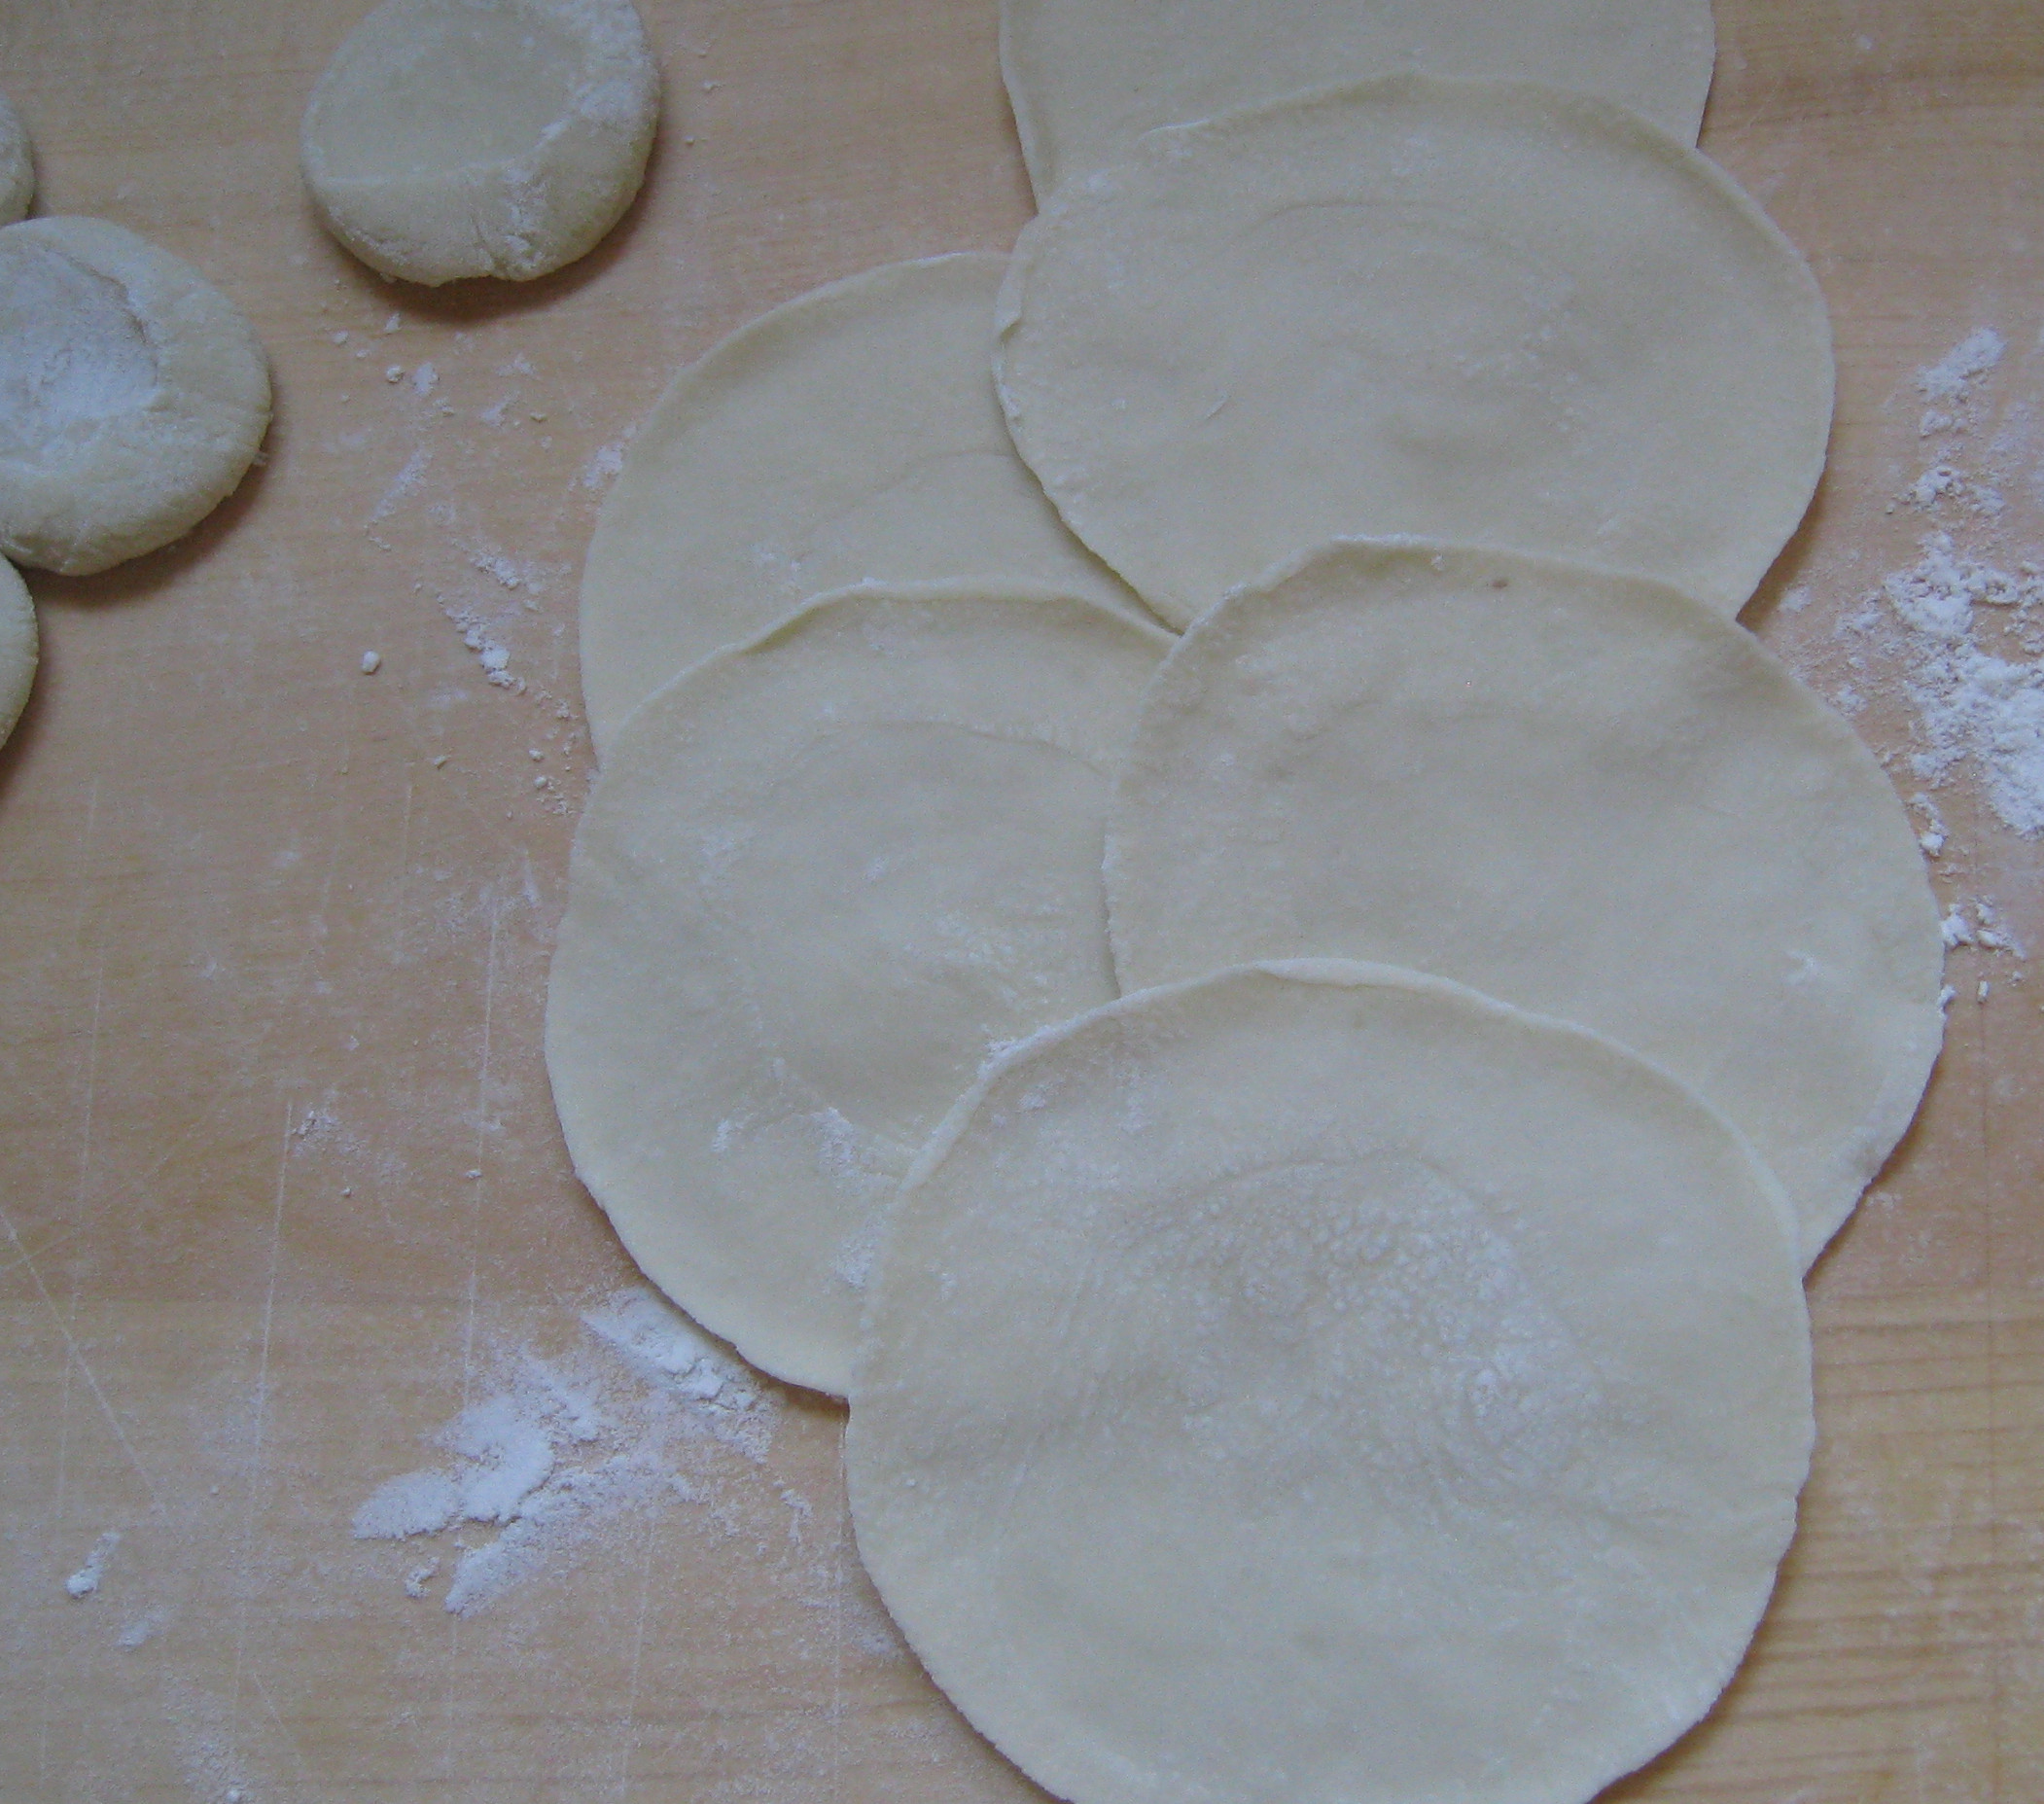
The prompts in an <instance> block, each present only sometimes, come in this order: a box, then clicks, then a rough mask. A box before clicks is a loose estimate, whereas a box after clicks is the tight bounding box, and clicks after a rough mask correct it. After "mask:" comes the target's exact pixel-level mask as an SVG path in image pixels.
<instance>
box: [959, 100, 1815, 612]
mask: <svg viewBox="0 0 2044 1804" xmlns="http://www.w3.org/2000/svg"><path fill="white" fill-rule="evenodd" d="M998 371H999V379H1000V384H1001V392H1002V396H1003V399H1004V403H1005V405H1006V407H1007V414H1008V422H1009V425H1010V426H1011V427H1012V428H1013V431H1014V435H1015V443H1016V445H1017V446H1018V447H1019V448H1020V450H1021V452H1022V455H1023V458H1024V459H1025V460H1026V461H1027V462H1028V464H1029V466H1030V468H1031V469H1033V470H1034V471H1035V472H1036V473H1037V475H1038V477H1039V478H1040V479H1041V481H1042V483H1043V487H1044V489H1045V491H1046V492H1047V493H1048V494H1049V496H1050V498H1051V500H1052V501H1053V502H1055V503H1056V504H1057V507H1058V510H1059V512H1060V513H1063V514H1064V516H1065V520H1066V523H1067V524H1068V525H1070V526H1071V527H1072V529H1073V531H1075V533H1077V535H1078V536H1079V537H1080V538H1081V539H1083V540H1084V541H1085V542H1086V543H1087V544H1088V545H1090V546H1091V547H1092V548H1094V550H1096V551H1098V552H1099V553H1100V555H1101V556H1102V557H1103V558H1105V559H1106V560H1107V562H1108V563H1109V564H1110V565H1111V566H1112V567H1113V568H1114V569H1115V570H1117V571H1118V572H1120V574H1121V575H1122V576H1123V577H1125V578H1126V579H1127V580H1128V582H1129V583H1130V584H1132V585H1133V586H1134V587H1135V589H1136V591H1137V592H1138V593H1139V594H1140V595H1142V597H1143V598H1144V600H1145V601H1146V602H1147V603H1148V604H1149V605H1150V606H1151V607H1152V608H1154V609H1155V610H1156V611H1157V612H1158V613H1159V614H1160V615H1162V616H1163V618H1164V619H1166V620H1168V621H1169V622H1170V623H1171V624H1172V625H1174V626H1182V625H1185V624H1186V623H1188V622H1189V621H1191V620H1192V619H1196V618H1197V617H1198V616H1199V615H1200V614H1202V613H1204V612H1205V611H1206V610H1207V609H1208V608H1210V607H1212V606H1213V605H1214V604H1215V603H1216V601H1218V600H1219V599H1220V597H1221V596H1222V595H1223V594H1224V593H1226V592H1227V590H1229V589H1230V588H1233V587H1234V586H1235V585H1236V584H1241V583H1248V582H1253V581H1254V580H1255V579H1256V578H1258V577H1260V576H1262V575H1263V574H1264V573H1265V572H1266V571H1268V570H1270V569H1271V568H1272V567H1273V566H1275V565H1276V564H1278V563H1280V562H1282V561H1284V560H1286V559H1288V558H1291V557H1295V556H1297V555H1298V554H1299V553H1301V552H1303V551H1305V550H1308V549H1310V548H1312V547H1314V546H1317V545H1322V544H1324V543H1325V542H1326V541H1327V540H1329V539H1334V538H1340V537H1344V536H1357V537H1359V536H1377V537H1383V536H1390V535H1393V534H1411V535H1414V536H1418V537H1424V538H1428V539H1434V540H1440V541H1444V542H1447V543H1450V544H1464V545H1497V546H1504V547H1508V548H1512V549H1515V550H1526V551H1535V552H1540V553H1543V554H1545V555H1549V556H1555V557H1567V558H1571V559H1573V560H1576V561H1578V562H1582V563H1590V564H1598V565H1602V566H1603V567H1605V568H1607V569H1616V570H1624V571H1628V572H1632V573H1634V574H1637V575H1640V576H1648V577H1654V578H1657V579H1659V580H1660V581H1662V582H1667V583H1673V584H1675V585H1676V586H1678V587H1680V588H1683V589H1686V590H1687V591H1688V592H1690V593H1691V594H1694V595H1697V596H1700V597H1701V598H1702V599H1704V600H1706V601H1708V602H1709V603H1710V604H1711V605H1712V606H1713V607H1716V608H1719V609H1721V610H1722V611H1723V612H1724V613H1726V614H1736V613H1738V611H1739V610H1740V608H1742V607H1743V606H1744V604H1745V601H1746V599H1747V597H1748V596H1749V595H1750V594H1751V593H1752V591H1753V588H1754V585H1755V584H1757V583H1758V582H1759V580H1760V578H1761V576H1762V575H1763V574H1764V573H1765V571H1766V570H1767V567H1768V565H1769V564H1770V563H1772V562H1773V561H1774V558H1775V555H1776V553H1777V552H1778V551H1780V548H1781V547H1782V545H1783V544H1784V543H1785V542H1786V540H1787V538H1788V535H1789V534H1790V533H1791V532H1792V531H1793V530H1794V529H1795V525H1796V522H1797V521H1798V520H1800V519H1801V518H1802V516H1803V512H1804V509H1805V508H1806V507H1807V506H1808V505H1809V502H1810V497H1811V494H1812V492H1813V490H1814V489H1815V486H1816V480H1817V477H1818V474H1819V473H1820V472H1821V470H1822V469H1823V463H1824V446H1825V441H1826V438H1827V436H1828V433H1829V428H1830V421H1831V387H1832V371H1831V336H1830V327H1829V323H1828V321H1827V319H1826V316H1825V313H1824V303H1823V298H1822V296H1821V295H1820V294H1819V293H1818V292H1817V287H1816V283H1815V280H1814V279H1813V278H1812V276H1811V273H1810V270H1809V268H1808V267H1807V266H1806V265H1805V264H1804V263H1803V260H1802V259H1801V257H1799V256H1798V255H1797V254H1796V251H1795V249H1794V247H1793V246H1792V245H1790V244H1789V242H1788V240H1787V239H1786V238H1784V237H1783V236H1782V235H1781V234H1780V231H1779V230H1776V229H1775V227H1774V226H1773V225H1772V224H1771V223H1770V222H1769V221H1768V219H1767V218H1766V216H1765V215H1764V214H1762V213H1761V211H1760V210H1759V208H1758V207H1756V206H1755V205H1754V204H1753V203H1752V202H1751V201H1750V200H1749V199H1747V198H1746V196H1745V195H1744V194H1743V193H1742V192H1741V191H1740V190H1739V189H1738V188H1737V187H1736V186H1735V185H1734V184H1733V183H1732V182H1731V180H1730V179H1729V178H1728V177H1727V176H1726V175H1725V174H1724V173H1723V171H1722V170H1720V169H1719V168H1718V167H1717V166H1716V165H1715V164H1714V163H1712V162H1710V161H1709V159H1706V158H1704V157H1701V156H1699V155H1698V154H1697V153H1696V152H1695V151H1693V150H1691V149H1689V148H1688V147H1687V146H1686V145H1683V144H1680V143H1678V142H1677V141H1676V140H1674V139H1673V138H1671V137H1669V136H1668V135H1667V133H1665V132H1663V131H1660V130H1658V129H1656V128H1655V127H1654V126H1652V125H1649V124H1646V123H1645V122H1644V121H1642V120H1640V119H1639V118H1638V117H1637V116H1636V115H1634V114H1632V113H1629V112H1626V111H1625V110H1624V109H1623V108H1621V107H1617V106H1613V105H1611V104H1610V103H1609V102H1607V101H1601V100H1593V99H1589V98H1586V97H1584V96H1582V95H1579V94H1566V93H1562V92H1559V91H1556V90H1554V89H1551V88H1535V87H1533V86H1532V85H1530V84H1522V83H1494V82H1444V81H1436V80H1431V79H1428V78H1426V77H1421V76H1398V77H1392V78H1390V79H1387V80H1384V81H1379V82H1373V83H1367V84H1363V85H1360V86H1357V87H1351V88H1334V89H1326V90H1322V91H1321V92H1319V93H1317V94H1309V95H1299V96H1294V97H1292V98H1289V99H1286V100H1283V101H1279V102H1276V103H1273V104H1271V105H1268V106H1258V107H1252V108H1244V109H1242V110H1240V111H1237V112H1234V113H1229V114H1224V115H1222V116H1221V117H1220V118H1218V119H1214V120H1209V121H1206V122H1205V123H1203V124H1192V125H1170V126H1163V127H1159V128H1158V129H1157V130H1155V131H1152V132H1150V133H1148V134H1147V135H1145V137H1144V138H1142V139H1141V140H1139V141H1138V142H1137V143H1136V144H1135V145H1134V146H1133V147H1131V148H1130V150H1129V151H1128V153H1127V157H1126V159H1125V160H1123V161H1120V162H1116V163H1113V164H1111V165H1110V166H1109V167H1107V168H1105V169H1102V170H1099V171H1096V172H1094V173H1093V174H1091V175H1089V176H1087V177H1086V178H1085V179H1084V180H1082V181H1075V182H1070V183H1067V184H1066V185H1065V186H1064V187H1063V188H1061V189H1060V190H1059V191H1058V192H1057V193H1056V194H1055V195H1052V196H1051V198H1050V200H1049V201H1048V202H1047V203H1046V204H1045V206H1044V208H1043V211H1042V212H1041V213H1040V215H1039V216H1038V217H1037V218H1036V219H1035V220H1034V221H1032V222H1031V224H1030V225H1029V226H1028V227H1026V228H1025V229H1024V230H1023V232H1022V236H1021V238H1020V240H1019V242H1018V243H1017V245H1016V247H1015V257H1014V263H1013V266H1012V268H1011V270H1010V272H1009V277H1008V283H1007V288H1006V291H1005V294H1004V300H1003V321H1002V347H1001V354H1000V361H999V365H998Z"/></svg>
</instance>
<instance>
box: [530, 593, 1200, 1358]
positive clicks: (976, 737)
mask: <svg viewBox="0 0 2044 1804" xmlns="http://www.w3.org/2000/svg"><path fill="white" fill-rule="evenodd" d="M1170 643H1171V640H1170V635H1169V634H1168V633H1166V632H1165V631H1164V629H1163V628H1162V627H1159V626H1144V625H1141V624H1139V623H1138V622H1136V621H1134V620H1132V619H1126V618H1124V617H1122V616H1120V615H1116V614H1113V613H1110V611H1109V610H1107V609H1105V608H1102V607H1099V606H1097V605H1096V604H1094V603H1091V602H1087V601H1082V600H1076V599H1067V598H1064V597H1058V596H1052V595H1049V594H1047V593H1039V594H1035V595H1030V594H1023V593H1002V594H993V593H989V592H987V591H984V590H980V589H976V588H972V587H969V586H962V585H950V586H947V585H941V584H930V585H923V586H920V587H913V586H911V587H902V588H899V589H859V590H853V591H850V592H848V593H845V594H843V595H840V596H836V597H830V598H826V599H824V600H820V601H818V602H816V603H815V604H813V605H812V606H810V607H808V608H806V609H804V610H803V611H801V612H800V613H798V614H796V615H795V616H793V618H792V619H789V620H787V621H785V622H784V623H782V624H781V625H779V626H777V627H775V628H773V629H772V630H770V631H769V632H767V633H765V634H764V635H762V636H761V637H759V638H758V639H756V640H754V641H753V642H751V643H750V644H749V645H746V646H743V647H738V648H734V649H730V650H726V651H723V652H720V653H718V654H715V655H713V656H711V657H709V658H707V659H705V660H704V661H703V662H702V663H700V664H698V665H696V666H695V667H694V668H693V669H692V670H690V671H688V672H687V673H686V674H685V675H683V676H681V677H679V678H677V679H676V680H675V681H674V682H673V683H671V684H669V685H668V686H667V688H665V689H664V690H660V691H659V692H658V693H657V694H656V695H654V696H652V698H651V699H649V700H648V701H647V702H645V703H644V704H643V705H642V706H641V707H640V708H639V709H638V710H637V711H636V712H635V713H634V714H632V716H631V717H630V718H629V720H627V721H626V722H625V724H624V725H623V726H621V727H620V728H619V729H618V731H617V735H616V737H615V738H614V739H613V740H612V742H611V746H610V748H609V751H608V753H607V755H606V757H605V760H604V764H603V775H602V779H601V781H599V782H598V784H597V786H596V789H595V792H594V793H593V794H592V796H590V798H589V805H588V808H587V811H586V812H585V813H584V814H583V816H582V822H581V830H580V831H578V833H577V835H576V840H575V853H574V858H573V861H572V864H571V867H570V885H569V901H568V911H567V914H566V917H565V918H564V919H563V921H562V923H561V928H560V937H559V941H558V947H557V950H556V951H555V953H554V958H553V970H552V975H551V978H550V981H549V984H548V988H547V998H546V1065H547V1070H548V1072H549V1073H550V1074H551V1077H552V1079H553V1093H554V1101H555V1103H556V1105H557V1107H558V1109H559V1111H560V1117H561V1124H562V1127H563V1129H564V1130H565V1132H566V1134H567V1138H568V1146H569V1149H570V1150H571V1151H572V1153H573V1154H574V1158H575V1167H576V1170H577V1172H578V1173H579V1174H580V1175H581V1179H582V1182H583V1183H584V1184H585V1185H588V1187H589V1190H590V1192H591V1193H592V1194H593V1195H594V1196H595V1198H596V1199H597V1201H598V1202H599V1203H601V1204H602V1205H603V1207H604V1209H605V1211H606V1212H607V1213H608V1214H609V1216H610V1218H611V1220H612V1221H613V1222H614V1223H615V1224H616V1226H617V1232H618V1234H619V1235H620V1237H621V1238H622V1239H623V1241H624V1244H625V1246H626V1247H627V1248H628V1249H629V1250H630V1252H631V1255H632V1256H633V1257H634V1258H635V1259H637V1260H638V1261H639V1264H640V1266H641V1267H642V1268H643V1269H644V1270H645V1272H646V1274H647V1275H648V1276H649V1277H650V1278H652V1281H653V1282H654V1283H655V1284H657V1285H658V1286H659V1287H660V1288H661V1289H662V1290H663V1291H666V1292H667V1294H668V1295H669V1296H671V1297H673V1298H674V1300H675V1301H676V1302H678V1303H679V1304H681V1306H682V1307H683V1308H684V1309H686V1310H687V1311H688V1313H689V1314H690V1315H692V1316H693V1317H694V1318H695V1319H696V1320H697V1321H698V1322H700V1323H701V1324H702V1325H703V1326H705V1327H707V1328H709V1329H711V1330H712V1331H714V1332H716V1333H718V1334H721V1335H723V1336H724V1337H725V1338H726V1339H728V1340H730V1341H731V1342H732V1343H733V1344H735V1345H736V1346H737V1348H738V1350H739V1351H740V1352H741V1353H743V1354H744V1355H745V1356H746V1358H747V1359H749V1360H751V1361H753V1362H755V1363H756V1364H758V1365H761V1366H763V1367H764V1368H765V1369H766V1370H768V1371H770V1372H772V1373H773V1374H774V1375H775V1376H777V1377H780V1378H785V1379H788V1380H790V1381H792V1382H793V1383H796V1384H803V1385H809V1386H812V1387H814V1388H815V1389H817V1390H821V1391H830V1392H836V1393H842V1392H843V1390H844V1388H845V1386H846V1384H847V1382H848V1380H849V1378H850V1371H851V1360H852V1348H853V1342H854V1339H855V1337H856V1334H857V1329H858V1320H859V1307H860V1296H861V1287H862V1285H863V1278H864V1269H865V1263H866V1261H867V1259H868V1258H869V1257H870V1253H871V1244H872V1236H873V1234H874V1232H875V1231H876V1223H877V1218H878V1213H879V1211H880V1209H881V1207H882V1205H883V1204H884V1203H885V1202H886V1200H887V1199H888V1198H889V1197H890V1196H892V1195H893V1193H894V1189H895V1185H897V1184H898V1183H899V1180H900V1177H901V1174H902V1173H903V1172H904V1171H905V1170H907V1168H908V1163H909V1160H910V1159H911V1157H913V1155H914V1153H915V1150H916V1149H917V1148H918V1147H919V1146H921V1145H922V1143H923V1141H924V1140H925V1138H927V1136H928V1135H929V1133H930V1130H931V1129H932V1128H933V1127H934V1126H935V1124H936V1122H937V1120H938V1119H939V1118H940V1117H941V1115H942V1114H943V1112H944V1111H945V1109H947V1108H948V1107H949V1106H950V1105H951V1103H952V1102H953V1100H954V1099H955V1098H956V1097H957V1096H958V1094H959V1093H960V1091H962V1090H963V1089H964V1088H965V1087H966V1085H967V1084H968V1083H969V1082H970V1081H971V1079H972V1075H973V1073H974V1072H975V1071H976V1070H977V1069H978V1067H979V1065H980V1063H981V1061H982V1060H983V1059H984V1058H985V1056H986V1054H987V1051H988V1048H989V1047H990V1046H991V1045H993V1044H994V1043H1001V1042H1006V1041H1010V1040H1016V1039H1020V1038H1022V1037H1023V1036H1025V1035H1028V1034H1030V1033H1033V1032H1035V1031H1036V1029H1038V1028H1040V1027H1041V1026H1043V1025H1044V1024H1045V1023H1046V1022H1049V1021H1055V1020H1061V1019H1063V1018H1064V1017H1065V1016H1067V1015H1070V1014H1075V1013H1076V1012H1078V1011H1079V1010H1080V1009H1083V1008H1091V1007H1093V1006H1094V1005H1095V1004H1096V1003H1100V1002H1103V1001H1105V1000H1106V999H1107V998H1109V997H1110V996H1111V995H1113V993H1114V989H1113V979H1112V976H1111V974H1110V966H1109V958H1108V947H1107V924H1106V907H1105V902H1104V900H1103V898H1102V895H1101V886H1100V853H1101V834H1102V831H1103V822H1104V819H1105V816H1106V812H1107V804H1108V795H1109V790H1110V786H1111V783H1112V780H1113V772H1114V767H1115V765H1116V764H1117V762H1118V761H1119V760H1120V756H1121V752H1122V749H1123V746H1124V744H1125V742H1126V740H1127V737H1128V732H1129V727H1130V724H1131V723H1132V722H1133V721H1134V719H1135V712H1136V701H1137V696H1138V694H1139V693H1140V691H1141V690H1142V688H1143V685H1144V683H1145V681H1146V680H1147V679H1148V677H1149V676H1150V674H1151V673H1152V672H1153V671H1154V670H1155V668H1156V666H1157V663H1158V661H1159V660H1160V659H1161V657H1162V656H1163V654H1164V651H1165V649H1166V648H1167V647H1168V646H1169V644H1170Z"/></svg>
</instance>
